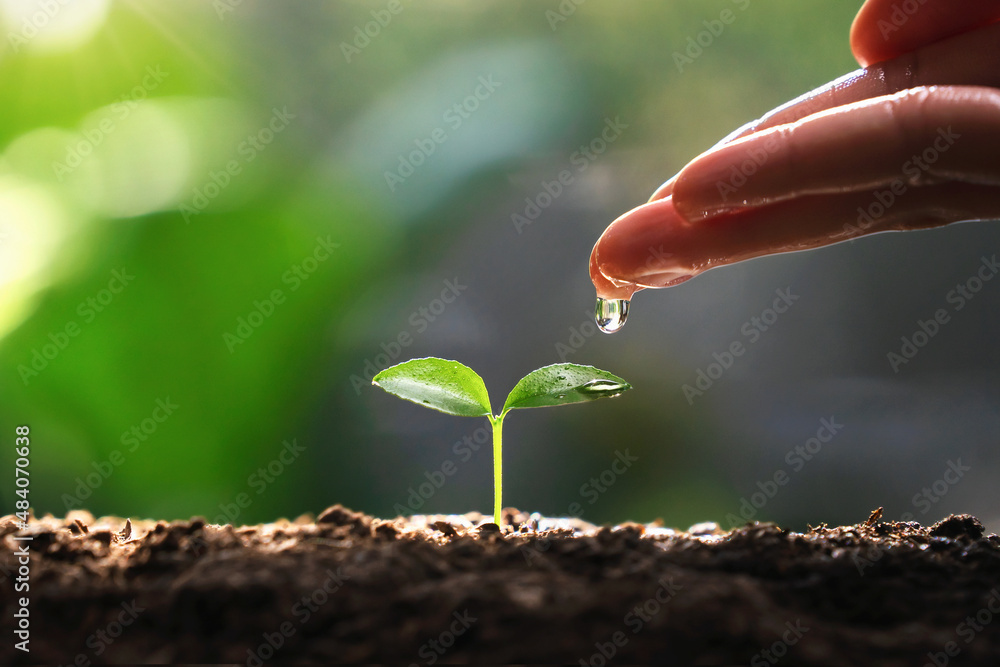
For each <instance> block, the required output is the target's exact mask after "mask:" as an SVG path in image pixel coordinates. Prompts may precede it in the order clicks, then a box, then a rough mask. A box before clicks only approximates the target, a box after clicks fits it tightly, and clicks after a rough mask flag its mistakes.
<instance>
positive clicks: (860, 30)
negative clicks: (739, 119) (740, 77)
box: [591, 0, 1000, 299]
mask: <svg viewBox="0 0 1000 667" xmlns="http://www.w3.org/2000/svg"><path fill="white" fill-rule="evenodd" d="M914 3H915V6H916V7H917V9H916V11H915V12H914V13H912V14H910V15H907V14H905V13H901V10H900V9H898V7H899V6H900V3H899V2H898V1H896V0H868V2H866V3H865V5H864V6H863V7H862V8H861V11H860V12H859V14H858V16H857V18H856V19H855V22H854V25H853V26H852V29H851V47H852V50H853V52H854V54H855V57H856V58H857V59H858V61H859V63H860V64H861V65H863V66H866V67H865V69H862V70H858V71H856V72H853V73H851V74H848V75H847V76H845V77H842V78H840V79H837V80H836V81H833V82H831V83H829V84H827V85H826V86H823V87H821V88H819V89H817V90H814V91H812V92H810V93H808V94H806V95H804V96H802V97H800V98H798V99H796V100H793V101H791V102H789V103H788V104H785V105H783V106H781V107H778V108H777V109H775V110H774V111H772V112H770V113H768V114H767V115H765V116H764V117H763V118H761V119H759V120H757V121H754V122H753V123H750V124H749V125H747V126H745V127H743V128H740V129H739V130H737V131H736V132H734V133H733V134H731V135H729V136H728V137H726V138H725V139H723V140H722V141H721V142H720V143H719V144H717V145H716V146H715V147H713V148H712V149H711V150H709V151H708V152H706V153H704V154H702V155H701V156H699V157H697V158H695V159H694V160H693V161H692V162H691V163H689V164H688V165H687V166H686V167H684V169H682V170H681V172H680V173H679V174H678V175H677V176H675V177H674V178H672V179H670V180H669V181H667V182H666V183H664V184H663V185H662V186H660V188H659V189H658V190H657V191H656V192H655V193H654V195H653V197H652V199H651V200H650V202H649V203H647V204H645V205H643V206H640V207H638V208H636V209H633V210H632V211H630V212H628V213H626V214H625V215H623V216H621V217H620V218H618V220H616V221H615V222H613V223H612V224H611V226H609V227H608V229H607V230H606V231H605V233H604V235H602V237H601V239H600V240H599V241H598V242H597V244H596V245H595V247H594V252H593V253H592V255H591V277H592V278H593V280H594V284H595V286H596V287H597V289H598V295H599V296H604V297H606V298H622V299H627V298H629V297H630V296H631V294H632V292H634V291H636V289H642V288H643V287H666V286H669V285H672V284H677V283H678V282H681V281H683V280H686V279H688V278H690V277H692V276H694V275H697V274H698V273H700V272H702V271H704V270H707V269H709V268H712V267H714V266H719V265H722V264H729V263H733V262H737V261H741V260H744V259H749V258H751V257H758V256H760V255H767V254H772V253H777V252H785V251H789V250H804V249H807V248H815V247H819V246H823V245H828V244H830V243H836V242H838V241H843V240H846V239H849V238H855V237H857V236H861V235H863V234H869V233H873V232H879V231H886V230H903V229H921V228H926V227H934V226H939V225H944V224H948V223H950V222H956V221H959V220H974V219H986V218H996V217H1000V160H997V158H996V156H997V155H998V154H1000V90H998V88H1000V23H997V21H998V20H1000V2H996V1H993V2H977V1H975V0H925V2H924V3H923V4H922V5H921V4H919V0H914ZM894 11H896V12H900V13H898V14H895V15H894V14H893V12H894ZM883 35H884V38H883Z"/></svg>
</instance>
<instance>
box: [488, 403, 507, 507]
mask: <svg viewBox="0 0 1000 667" xmlns="http://www.w3.org/2000/svg"><path fill="white" fill-rule="evenodd" d="M503 417H504V415H503V413H501V414H500V415H499V416H497V417H491V418H490V423H491V424H492V425H493V523H495V524H496V525H498V526H502V525H503V517H501V516H500V510H501V508H502V507H503V503H502V502H501V498H502V497H503Z"/></svg>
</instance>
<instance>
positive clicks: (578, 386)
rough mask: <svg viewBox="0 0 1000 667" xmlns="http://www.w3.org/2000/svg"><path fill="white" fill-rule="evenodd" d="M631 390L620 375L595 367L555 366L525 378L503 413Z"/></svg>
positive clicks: (607, 396)
mask: <svg viewBox="0 0 1000 667" xmlns="http://www.w3.org/2000/svg"><path fill="white" fill-rule="evenodd" d="M631 388H632V385H630V384H629V383H628V382H625V380H623V379H621V378H620V377H618V376H617V375H612V374H611V373H608V372H607V371H602V370H601V369H599V368H594V367H593V366H580V365H578V364H553V365H552V366H545V367H544V368H539V369H538V370H537V371H532V372H531V373H528V374H527V375H525V376H524V377H523V378H521V381H520V382H518V383H517V385H516V386H515V387H514V388H513V389H512V390H511V392H510V395H509V396H508V397H507V402H506V403H504V406H503V412H507V411H508V410H514V409H517V408H543V407H546V406H549V405H569V404H570V403H582V402H584V401H593V400H595V399H598V398H611V397H614V396H618V395H619V394H621V393H623V392H626V391H628V390H629V389H631ZM501 414H503V413H501Z"/></svg>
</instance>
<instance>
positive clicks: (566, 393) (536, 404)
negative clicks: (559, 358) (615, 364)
mask: <svg viewBox="0 0 1000 667" xmlns="http://www.w3.org/2000/svg"><path fill="white" fill-rule="evenodd" d="M372 384H374V385H375V386H377V387H381V388H382V389H384V390H385V391H387V392H389V393H390V394H395V395H396V396H399V397H400V398H405V399H406V400H408V401H413V402H414V403H419V404H420V405H423V406H425V407H428V408H433V409H434V410H439V411H441V412H445V413H447V414H449V415H456V416H459V417H486V418H487V419H489V420H490V425H492V426H493V521H494V522H495V523H496V524H497V525H498V526H499V525H501V517H500V508H501V507H502V504H501V497H502V496H503V466H502V456H501V455H502V451H503V447H502V445H503V443H502V434H503V419H504V417H506V416H507V413H508V412H510V411H511V410H516V409H518V408H544V407H548V406H550V405H569V404H571V403H583V402H585V401H593V400H595V399H598V398H611V397H614V396H618V395H619V394H621V393H623V392H625V391H628V390H629V389H631V388H632V385H630V384H629V383H627V382H625V380H623V379H621V378H620V377H618V376H617V375H612V374H611V373H608V372H607V371H602V370H600V369H598V368H594V367H593V366H580V365H578V364H553V365H552V366H545V367H544V368H539V369H538V370H536V371H532V372H530V373H528V374H527V375H525V376H524V377H523V378H521V380H520V382H518V383H517V384H516V385H515V386H514V388H513V389H512V390H511V392H510V394H509V395H508V396H507V401H506V402H505V403H504V404H503V409H502V410H501V411H500V414H498V415H494V414H493V409H492V408H491V407H490V397H489V394H488V393H487V392H486V385H485V384H484V383H483V379H482V378H481V377H479V375H477V374H476V372H475V371H473V370H472V369H471V368H469V367H468V366H464V365H462V364H460V363H458V362H457V361H449V360H447V359H438V358H436V357H427V358H426V359H411V360H410V361H404V362H403V363H401V364H397V365H395V366H392V367H391V368H387V369H385V370H384V371H382V372H381V373H379V374H378V375H376V376H375V377H374V378H372Z"/></svg>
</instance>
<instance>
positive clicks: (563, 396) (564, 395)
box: [556, 394, 566, 398]
mask: <svg viewBox="0 0 1000 667" xmlns="http://www.w3.org/2000/svg"><path fill="white" fill-rule="evenodd" d="M556 398H566V394H556Z"/></svg>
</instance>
